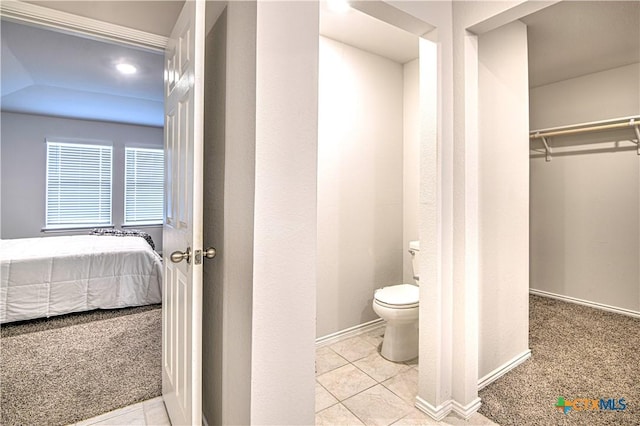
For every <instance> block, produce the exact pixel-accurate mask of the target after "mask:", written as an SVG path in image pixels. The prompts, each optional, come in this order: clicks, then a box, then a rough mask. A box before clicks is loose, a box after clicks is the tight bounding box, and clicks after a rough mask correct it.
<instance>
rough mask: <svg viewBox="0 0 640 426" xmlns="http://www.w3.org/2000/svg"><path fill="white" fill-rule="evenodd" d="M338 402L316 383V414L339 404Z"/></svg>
mask: <svg viewBox="0 0 640 426" xmlns="http://www.w3.org/2000/svg"><path fill="white" fill-rule="evenodd" d="M337 403H338V400H337V399H336V398H335V397H334V396H333V395H331V394H330V393H329V391H328V390H326V389H325V388H323V387H322V385H321V384H320V383H318V382H316V413H317V412H318V411H322V410H324V409H325V408H329V407H331V406H332V405H334V404H337Z"/></svg>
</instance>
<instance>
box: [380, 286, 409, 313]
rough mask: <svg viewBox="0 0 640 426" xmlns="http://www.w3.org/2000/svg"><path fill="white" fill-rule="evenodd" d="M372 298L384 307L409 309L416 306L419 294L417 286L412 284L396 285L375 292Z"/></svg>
mask: <svg viewBox="0 0 640 426" xmlns="http://www.w3.org/2000/svg"><path fill="white" fill-rule="evenodd" d="M374 298H375V299H376V300H377V301H378V302H380V303H381V304H384V305H391V306H402V307H403V308H409V307H413V306H418V302H419V300H420V293H419V288H418V286H415V285H412V284H398V285H392V286H389V287H383V288H381V289H378V290H376V292H375V293H374Z"/></svg>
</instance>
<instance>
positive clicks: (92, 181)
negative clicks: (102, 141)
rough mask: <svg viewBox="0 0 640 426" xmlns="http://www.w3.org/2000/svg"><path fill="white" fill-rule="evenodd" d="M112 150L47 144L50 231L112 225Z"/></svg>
mask: <svg viewBox="0 0 640 426" xmlns="http://www.w3.org/2000/svg"><path fill="white" fill-rule="evenodd" d="M111 172H112V148H111V147H110V146H104V145H83V144H75V143H60V142H51V141H47V195H46V197H47V205H46V225H45V226H46V228H72V227H91V226H104V225H111Z"/></svg>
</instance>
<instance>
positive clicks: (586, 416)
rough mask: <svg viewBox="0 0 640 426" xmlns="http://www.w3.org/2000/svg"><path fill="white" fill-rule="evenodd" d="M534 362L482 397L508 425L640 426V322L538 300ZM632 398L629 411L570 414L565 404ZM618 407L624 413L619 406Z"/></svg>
mask: <svg viewBox="0 0 640 426" xmlns="http://www.w3.org/2000/svg"><path fill="white" fill-rule="evenodd" d="M529 300H530V318H529V347H530V348H531V351H532V357H531V359H529V360H528V361H526V362H525V363H523V364H522V365H520V366H519V367H517V368H515V369H514V370H513V371H511V372H509V373H508V374H506V375H505V376H504V377H502V378H501V379H499V380H497V381H496V382H494V383H492V384H490V385H489V386H487V387H486V388H484V389H483V390H481V391H480V398H482V406H481V408H480V413H481V414H483V415H485V416H486V417H488V418H490V419H491V420H493V421H494V422H496V423H498V424H500V425H503V426H508V425H517V426H525V425H541V426H547V425H581V426H582V425H589V426H598V425H611V426H614V425H615V426H626V425H629V426H632V425H633V426H637V425H640V319H636V318H632V317H628V316H623V315H619V314H614V313H610V312H605V311H601V310H597V309H593V308H589V307H585V306H581V305H576V304H572V303H566V302H561V301H558V300H554V299H549V298H544V297H538V296H530V299H529ZM559 397H563V398H564V399H565V400H573V399H577V398H587V399H595V400H600V399H601V398H604V399H610V398H612V399H615V400H616V402H617V401H618V400H619V399H620V398H624V399H625V403H626V409H625V410H612V411H600V410H593V411H591V410H583V411H578V410H569V412H568V413H567V414H564V413H563V411H562V410H560V409H558V408H556V407H555V405H556V404H557V403H558V398H559ZM616 407H617V408H622V406H621V405H620V404H618V403H617V404H616Z"/></svg>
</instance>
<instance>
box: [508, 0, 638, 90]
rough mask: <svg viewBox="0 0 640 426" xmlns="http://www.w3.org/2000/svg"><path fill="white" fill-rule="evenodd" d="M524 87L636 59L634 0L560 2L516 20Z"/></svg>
mask: <svg viewBox="0 0 640 426" xmlns="http://www.w3.org/2000/svg"><path fill="white" fill-rule="evenodd" d="M521 21H522V22H524V23H525V24H526V25H527V37H528V40H529V86H530V87H537V86H542V85H545V84H549V83H553V82H557V81H561V80H566V79H569V78H574V77H579V76H581V75H586V74H591V73H594V72H599V71H604V70H607V69H611V68H617V67H621V66H624V65H629V64H632V63H638V62H640V2H639V1H637V0H636V1H563V2H560V3H557V4H555V5H553V6H550V7H548V8H545V9H542V10H541V11H539V12H537V13H534V14H532V15H529V16H527V17H525V18H523V19H521Z"/></svg>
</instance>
